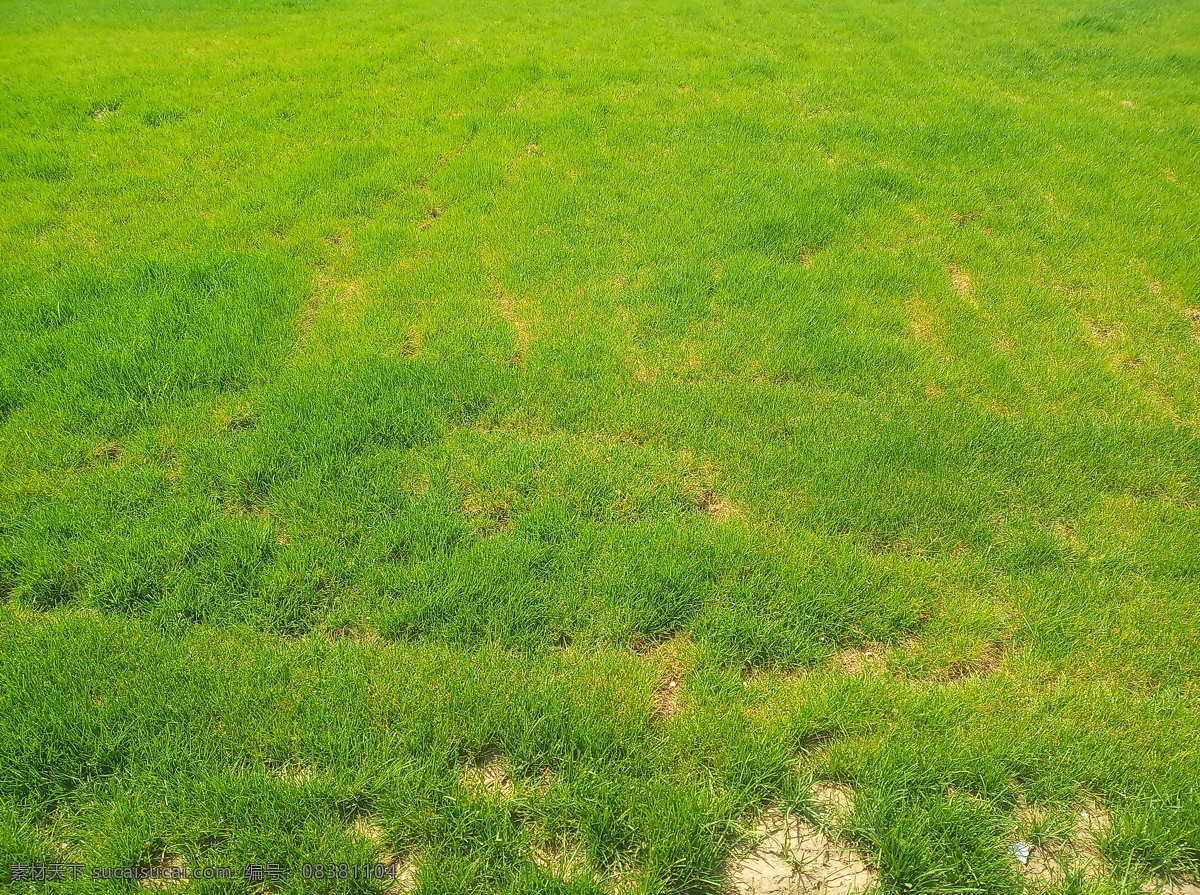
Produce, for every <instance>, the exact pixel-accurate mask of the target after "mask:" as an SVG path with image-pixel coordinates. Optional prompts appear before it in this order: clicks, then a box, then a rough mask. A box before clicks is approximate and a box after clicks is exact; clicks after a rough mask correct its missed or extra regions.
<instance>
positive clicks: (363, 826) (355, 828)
mask: <svg viewBox="0 0 1200 895" xmlns="http://www.w3.org/2000/svg"><path fill="white" fill-rule="evenodd" d="M350 833H351V835H353V836H355V837H357V838H359V839H365V840H366V841H367V842H370V843H371V844H372V845H374V846H375V847H376V849H377V850H378V856H379V863H380V864H383V865H384V866H385V867H386V866H388V865H390V864H395V865H396V876H395V878H394V879H389V880H386V882H385V888H384V891H385V892H387V893H388V895H404V893H407V892H411V891H412V890H413V888H414V887H415V886H416V878H417V865H416V861H415V859H413V858H412V857H409V858H408V859H407V860H402V859H401V858H400V857H399V856H397V855H395V854H393V852H392V850H391V849H390V848H388V847H387V845H386V838H387V832H386V831H385V830H384V828H383V827H382V826H381V825H380V824H379V823H378V822H376V821H374V820H372V819H371V818H370V817H367V816H366V815H363V816H362V817H359V818H358V819H357V820H355V821H354V823H353V824H352V825H351V827H350Z"/></svg>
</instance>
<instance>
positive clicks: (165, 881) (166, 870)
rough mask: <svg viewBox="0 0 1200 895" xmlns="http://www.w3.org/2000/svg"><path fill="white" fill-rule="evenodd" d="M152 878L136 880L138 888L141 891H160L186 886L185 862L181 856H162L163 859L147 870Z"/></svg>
mask: <svg viewBox="0 0 1200 895" xmlns="http://www.w3.org/2000/svg"><path fill="white" fill-rule="evenodd" d="M149 869H150V871H151V872H152V873H153V874H154V876H153V877H152V878H150V879H143V880H138V886H139V887H141V888H143V889H151V890H154V891H162V890H165V889H177V888H181V887H183V886H186V885H187V884H188V878H187V877H186V876H185V874H186V873H187V862H186V861H184V859H183V857H182V856H181V855H164V856H163V859H162V860H161V861H160V862H159V863H157V864H155V865H154V866H153V867H151V868H149Z"/></svg>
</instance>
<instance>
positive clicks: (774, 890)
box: [729, 813, 879, 895]
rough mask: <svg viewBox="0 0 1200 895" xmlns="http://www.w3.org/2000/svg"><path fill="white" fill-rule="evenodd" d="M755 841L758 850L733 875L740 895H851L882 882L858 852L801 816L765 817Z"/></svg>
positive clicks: (734, 887) (733, 884)
mask: <svg viewBox="0 0 1200 895" xmlns="http://www.w3.org/2000/svg"><path fill="white" fill-rule="evenodd" d="M753 839H754V841H755V844H754V847H753V849H752V850H751V851H750V852H749V853H748V854H746V855H745V856H743V857H742V859H741V860H740V861H738V862H737V863H736V864H735V865H733V866H732V867H731V868H730V870H729V882H730V888H731V889H732V891H733V892H735V893H737V895H809V893H812V895H817V893H820V895H825V893H844V895H849V893H853V892H865V891H867V890H868V889H869V888H871V887H872V886H874V885H876V884H877V882H878V879H879V877H878V874H877V873H875V871H874V870H873V869H872V868H871V867H870V866H869V865H868V864H867V863H866V862H865V861H864V860H863V858H862V857H861V856H859V855H858V854H857V853H855V852H854V850H853V849H850V848H848V847H847V846H845V845H843V844H842V843H840V842H837V841H836V840H834V839H833V838H831V837H830V836H829V835H828V834H826V833H825V832H823V831H822V830H820V829H818V828H817V827H815V826H813V825H812V824H809V823H806V822H804V821H802V820H800V819H799V818H796V817H785V816H783V815H780V814H778V813H769V814H767V815H764V816H763V818H762V820H761V821H760V822H759V825H758V826H757V827H756V828H755V830H754V831H753Z"/></svg>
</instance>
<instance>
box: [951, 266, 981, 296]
mask: <svg viewBox="0 0 1200 895" xmlns="http://www.w3.org/2000/svg"><path fill="white" fill-rule="evenodd" d="M950 285H951V286H952V287H953V289H954V291H955V292H957V293H958V297H959V298H964V299H966V300H967V301H969V302H970V303H971V304H972V305H975V304H976V300H975V282H974V280H972V279H971V275H970V274H969V273H967V272H966V271H965V270H963V269H962V268H961V267H959V266H958V265H957V264H951V265H950Z"/></svg>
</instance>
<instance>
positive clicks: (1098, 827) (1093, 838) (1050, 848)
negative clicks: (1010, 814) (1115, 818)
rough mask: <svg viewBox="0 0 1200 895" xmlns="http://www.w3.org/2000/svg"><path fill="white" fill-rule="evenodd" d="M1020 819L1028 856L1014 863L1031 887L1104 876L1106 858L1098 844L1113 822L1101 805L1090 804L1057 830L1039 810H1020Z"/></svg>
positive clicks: (1021, 832)
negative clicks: (1077, 877) (1075, 876)
mask: <svg viewBox="0 0 1200 895" xmlns="http://www.w3.org/2000/svg"><path fill="white" fill-rule="evenodd" d="M1016 818H1017V823H1018V834H1019V835H1020V836H1022V837H1024V839H1023V840H1022V841H1024V842H1025V845H1026V848H1027V849H1028V856H1027V858H1026V860H1024V861H1022V860H1021V859H1020V858H1019V857H1016V856H1015V855H1014V860H1016V861H1017V862H1018V864H1019V865H1020V868H1021V873H1022V874H1023V875H1024V876H1025V878H1026V879H1027V880H1029V881H1030V882H1031V883H1034V884H1037V885H1039V886H1045V885H1047V884H1051V883H1053V882H1055V881H1057V880H1061V879H1063V878H1065V877H1066V876H1067V875H1068V874H1070V873H1073V872H1081V873H1082V874H1083V876H1084V877H1085V878H1086V879H1089V880H1091V879H1097V878H1099V877H1100V876H1101V875H1102V874H1103V872H1104V858H1103V857H1102V855H1101V854H1100V850H1099V848H1098V846H1097V843H1098V842H1099V841H1100V839H1101V838H1102V837H1103V836H1104V834H1105V833H1107V832H1108V829H1109V827H1110V826H1112V819H1111V817H1110V816H1109V814H1108V811H1107V809H1105V808H1104V806H1103V805H1101V804H1100V803H1099V802H1097V801H1095V800H1088V801H1087V802H1085V803H1084V804H1083V805H1081V806H1080V807H1079V808H1078V810H1077V811H1075V812H1074V815H1073V816H1072V817H1070V818H1068V819H1064V820H1065V822H1064V823H1063V824H1062V825H1061V826H1060V827H1057V828H1056V825H1054V824H1053V821H1052V818H1051V816H1050V815H1049V814H1047V813H1046V812H1043V811H1039V810H1038V809H1036V808H1030V807H1026V808H1021V809H1018V810H1017V812H1016Z"/></svg>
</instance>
